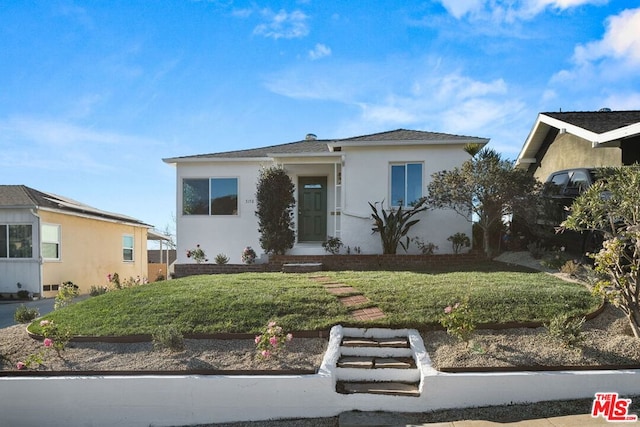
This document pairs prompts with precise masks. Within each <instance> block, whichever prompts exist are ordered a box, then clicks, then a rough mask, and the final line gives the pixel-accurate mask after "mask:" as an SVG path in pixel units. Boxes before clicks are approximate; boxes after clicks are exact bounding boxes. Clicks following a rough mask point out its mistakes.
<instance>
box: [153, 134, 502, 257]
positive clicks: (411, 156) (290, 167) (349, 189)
mask: <svg viewBox="0 0 640 427" xmlns="http://www.w3.org/2000/svg"><path fill="white" fill-rule="evenodd" d="M488 141H489V140H488V139H485V138H478V137H469V136H459V135H450V134H444V133H436V132H424V131H415V130H406V129H398V130H393V131H388V132H382V133H376V134H372V135H364V136H356V137H352V138H345V139H331V140H321V139H318V138H316V136H315V135H313V134H309V135H307V136H306V137H305V139H303V140H301V141H296V142H291V143H287V144H280V145H272V146H269V147H262V148H253V149H247V150H239V151H231V152H223V153H213V154H199V155H190V156H184V157H172V158H166V159H163V161H164V162H165V163H168V164H172V165H174V166H175V167H176V184H177V185H176V190H177V194H176V200H177V211H176V212H177V215H176V217H177V224H176V233H177V248H178V258H177V262H178V263H189V262H193V261H191V260H189V259H188V258H187V256H186V253H187V251H188V250H189V249H194V248H195V247H196V245H200V247H201V248H202V249H203V250H204V251H205V252H206V254H207V257H208V259H209V262H213V259H214V258H215V256H216V255H218V254H224V255H226V256H227V257H229V259H230V262H231V263H240V262H241V254H242V250H243V249H244V248H245V247H246V246H251V247H253V248H254V249H255V251H256V253H258V256H260V253H261V252H262V250H261V248H260V243H259V238H260V236H259V233H258V219H257V217H256V215H255V210H256V204H255V203H256V201H255V194H256V186H257V182H258V176H259V171H260V168H261V167H268V166H272V165H281V166H282V167H284V169H285V170H286V172H287V174H288V175H289V176H290V177H291V179H292V181H293V183H294V184H295V186H296V193H295V197H296V206H295V210H294V212H295V219H294V222H295V227H296V243H295V245H294V247H293V248H292V249H291V250H290V251H289V252H288V254H290V255H319V254H324V253H325V252H324V250H323V248H322V242H323V241H325V240H326V239H327V237H328V236H332V237H339V238H340V239H341V241H342V242H343V244H344V245H345V247H346V246H348V247H350V248H351V250H352V251H353V250H355V249H356V248H358V249H359V251H360V253H362V254H380V253H382V246H381V243H380V237H379V235H377V234H376V235H374V234H372V231H371V227H372V219H371V208H370V207H369V204H368V202H372V203H374V202H382V201H383V200H384V204H385V207H387V208H389V207H390V206H398V205H399V204H400V203H403V204H404V205H407V206H408V205H409V204H410V203H411V202H413V201H414V200H416V199H418V198H420V197H422V196H424V195H425V192H426V187H427V184H428V183H429V180H430V179H431V174H433V173H434V172H438V171H441V170H448V169H452V168H454V167H457V166H460V165H461V164H462V163H463V162H464V161H465V160H468V159H469V158H470V156H469V154H467V152H465V151H464V147H465V145H466V144H470V143H471V144H480V145H485V144H486V143H487V142H488ZM418 215H419V216H418V217H419V218H420V219H421V220H420V222H419V223H418V224H417V225H415V226H414V227H413V228H412V229H411V231H410V233H409V234H410V237H419V238H420V239H421V240H422V241H423V242H424V243H427V242H430V243H434V244H435V245H437V246H438V250H437V252H436V253H452V252H453V250H452V247H451V243H450V242H448V241H447V238H448V237H449V236H451V235H453V234H455V233H458V232H461V233H465V234H467V235H468V236H471V234H472V233H471V223H470V222H469V221H467V220H466V219H465V218H463V217H461V216H460V215H457V214H455V213H454V212H453V211H449V210H446V211H445V210H439V211H432V210H430V211H426V212H422V213H420V214H418ZM399 253H402V250H401V249H400V252H399ZM409 253H418V249H417V247H416V246H415V245H412V246H411V247H410V251H409Z"/></svg>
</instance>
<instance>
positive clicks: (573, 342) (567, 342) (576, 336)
mask: <svg viewBox="0 0 640 427" xmlns="http://www.w3.org/2000/svg"><path fill="white" fill-rule="evenodd" d="M585 320H586V319H585V318H584V317H581V318H577V317H573V318H570V317H569V316H568V315H567V314H559V315H557V316H555V317H553V318H552V319H551V321H549V323H547V324H545V328H546V329H547V332H548V334H549V336H551V337H552V338H554V339H557V340H560V341H561V342H562V344H563V345H564V346H565V347H575V346H577V345H578V344H580V343H581V342H582V340H583V337H582V326H583V325H584V322H585Z"/></svg>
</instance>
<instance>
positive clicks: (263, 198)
mask: <svg viewBox="0 0 640 427" xmlns="http://www.w3.org/2000/svg"><path fill="white" fill-rule="evenodd" d="M257 187H258V188H257V192H256V204H257V208H256V216H257V217H258V231H259V232H260V246H262V249H264V251H265V252H266V253H275V254H281V255H283V254H284V253H285V252H286V251H287V250H288V249H291V248H292V247H293V243H294V241H295V233H294V231H293V206H294V205H295V199H294V197H293V195H294V191H295V190H294V185H293V182H292V181H291V178H289V176H288V175H287V173H286V172H285V170H284V169H283V168H281V167H278V166H272V167H268V168H263V169H262V170H261V171H260V177H259V180H258V186H257Z"/></svg>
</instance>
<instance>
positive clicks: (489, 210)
mask: <svg viewBox="0 0 640 427" xmlns="http://www.w3.org/2000/svg"><path fill="white" fill-rule="evenodd" d="M431 177H432V181H431V182H430V183H429V185H428V187H427V190H428V192H429V196H428V198H429V205H430V206H431V207H432V208H450V209H453V210H454V211H455V212H456V213H458V214H460V215H462V216H463V217H464V218H466V219H467V220H468V221H473V220H474V219H476V220H477V225H478V227H480V229H481V230H482V233H483V249H484V253H485V254H486V255H487V256H490V255H491V246H490V239H489V236H490V230H491V229H492V227H493V226H495V225H496V224H498V223H499V222H500V221H502V218H503V217H504V216H506V215H510V214H512V213H513V211H514V207H515V205H516V204H523V203H524V201H525V200H527V199H528V197H529V196H530V195H531V194H533V193H534V192H535V190H536V189H537V187H538V181H537V180H536V179H535V178H533V177H532V176H529V175H528V174H527V173H526V172H525V171H523V170H520V169H514V168H513V162H511V161H508V160H504V159H502V157H501V155H500V154H499V153H497V152H496V151H495V150H492V149H488V148H483V149H482V150H480V151H479V152H478V153H477V154H476V155H475V156H473V157H472V158H471V159H469V160H467V161H466V162H464V163H463V164H462V166H461V167H460V168H455V169H453V170H450V171H441V172H436V173H434V174H433V175H432V176H431Z"/></svg>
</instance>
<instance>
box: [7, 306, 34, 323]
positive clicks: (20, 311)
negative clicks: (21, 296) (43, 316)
mask: <svg viewBox="0 0 640 427" xmlns="http://www.w3.org/2000/svg"><path fill="white" fill-rule="evenodd" d="M38 316H40V312H39V311H38V308H37V307H27V306H26V305H24V304H20V306H18V308H16V312H15V313H14V315H13V319H14V320H15V321H16V322H18V323H29V322H31V321H32V320H33V319H35V318H36V317H38Z"/></svg>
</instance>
